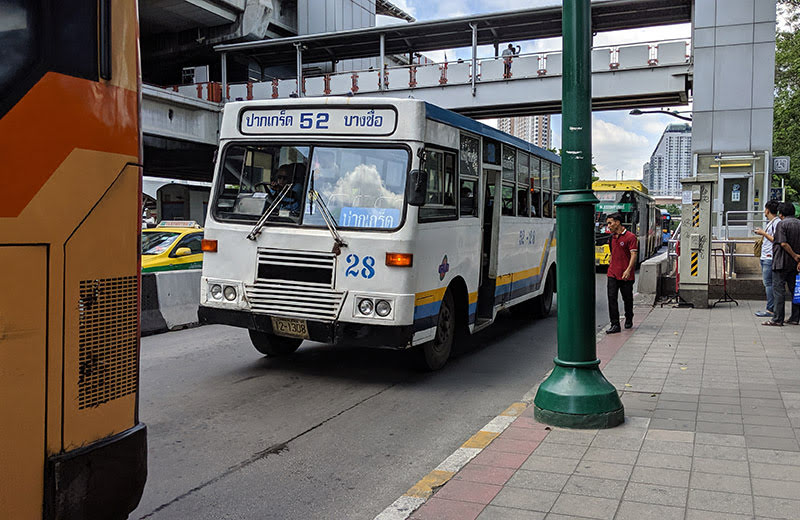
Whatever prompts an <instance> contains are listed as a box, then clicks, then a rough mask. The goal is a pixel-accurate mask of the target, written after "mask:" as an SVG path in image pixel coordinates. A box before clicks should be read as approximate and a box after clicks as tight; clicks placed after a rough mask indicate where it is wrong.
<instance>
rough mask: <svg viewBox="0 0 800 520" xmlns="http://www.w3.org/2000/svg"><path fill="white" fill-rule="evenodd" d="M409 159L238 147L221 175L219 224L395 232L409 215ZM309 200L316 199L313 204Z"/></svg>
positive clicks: (344, 150)
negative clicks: (331, 224)
mask: <svg viewBox="0 0 800 520" xmlns="http://www.w3.org/2000/svg"><path fill="white" fill-rule="evenodd" d="M408 164H409V155H408V151H407V150H406V149H405V148H388V147H387V148H382V147H381V148H379V147H374V148H372V147H363V146H362V147H342V146H337V147H331V146H302V145H295V146H291V145H271V144H263V145H244V144H242V145H239V144H236V145H231V146H228V147H227V148H226V150H225V156H224V158H223V161H222V166H221V171H220V173H219V175H220V176H221V177H222V178H221V180H220V181H219V182H218V192H217V199H216V201H215V206H214V208H215V216H216V217H217V218H218V219H220V220H239V221H248V222H255V221H257V220H258V219H259V218H260V217H261V215H262V214H264V212H265V211H267V210H268V208H269V207H270V206H271V205H273V204H275V203H277V208H275V209H274V210H273V212H272V213H271V214H270V216H269V219H268V221H267V222H268V223H270V222H282V223H289V224H295V225H302V226H309V227H325V220H324V217H323V216H322V213H321V210H320V206H321V205H324V206H325V207H327V209H328V210H329V211H330V213H331V215H332V216H333V219H334V221H335V223H336V225H337V227H343V228H359V229H394V228H397V227H398V226H399V225H400V222H401V220H402V214H403V203H404V196H405V184H406V173H407V170H408ZM309 193H311V194H312V195H310V196H309Z"/></svg>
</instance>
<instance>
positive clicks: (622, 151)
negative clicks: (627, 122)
mask: <svg viewBox="0 0 800 520" xmlns="http://www.w3.org/2000/svg"><path fill="white" fill-rule="evenodd" d="M662 129H663V128H662ZM652 151H653V150H652V147H651V146H650V141H649V139H648V138H647V137H645V136H644V135H641V134H639V133H636V132H631V131H629V130H626V129H625V128H623V127H621V126H619V125H616V124H614V123H611V122H608V121H604V120H603V119H600V118H599V117H597V116H594V117H593V118H592V155H593V157H594V163H595V165H596V166H597V171H598V173H597V175H598V176H599V177H600V178H602V179H613V178H614V177H615V176H616V175H617V170H624V172H625V173H624V177H625V178H628V179H641V178H642V165H643V164H644V163H645V162H647V161H648V159H649V158H650V154H651V153H652Z"/></svg>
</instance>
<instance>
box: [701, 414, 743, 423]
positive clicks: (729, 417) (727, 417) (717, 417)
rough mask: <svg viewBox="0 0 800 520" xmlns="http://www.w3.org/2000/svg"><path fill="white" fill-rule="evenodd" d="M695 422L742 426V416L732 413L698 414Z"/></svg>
mask: <svg viewBox="0 0 800 520" xmlns="http://www.w3.org/2000/svg"><path fill="white" fill-rule="evenodd" d="M697 420H698V421H703V422H715V423H734V424H742V416H741V415H738V414H733V413H711V412H698V413H697Z"/></svg>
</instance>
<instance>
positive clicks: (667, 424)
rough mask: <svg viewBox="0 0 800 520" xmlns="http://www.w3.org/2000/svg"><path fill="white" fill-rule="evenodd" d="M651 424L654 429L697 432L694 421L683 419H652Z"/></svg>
mask: <svg viewBox="0 0 800 520" xmlns="http://www.w3.org/2000/svg"><path fill="white" fill-rule="evenodd" d="M650 424H651V425H652V426H653V428H658V429H662V430H679V431H687V432H693V431H694V430H695V427H696V425H695V422H694V421H693V420H683V419H656V418H654V419H652V420H651V421H650Z"/></svg>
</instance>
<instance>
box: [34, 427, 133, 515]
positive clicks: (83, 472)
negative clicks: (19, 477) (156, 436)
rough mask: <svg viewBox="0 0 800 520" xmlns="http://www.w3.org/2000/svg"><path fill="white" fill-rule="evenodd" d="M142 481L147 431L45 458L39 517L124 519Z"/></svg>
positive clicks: (118, 435)
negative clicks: (42, 498) (41, 512)
mask: <svg viewBox="0 0 800 520" xmlns="http://www.w3.org/2000/svg"><path fill="white" fill-rule="evenodd" d="M145 480H147V427H146V426H145V425H144V424H142V423H139V424H137V425H136V426H134V427H133V428H131V429H129V430H126V431H124V432H122V433H119V434H117V435H114V436H111V437H108V438H106V439H103V440H101V441H99V442H96V443H94V444H90V445H88V446H84V447H82V448H78V449H76V450H72V451H70V452H67V453H63V454H60V455H56V456H53V457H49V458H48V459H47V461H46V463H45V503H44V506H45V507H44V510H45V513H44V518H45V519H47V520H50V519H59V520H72V519H76V520H77V519H87V518H108V519H112V520H115V519H125V518H128V515H129V514H130V513H131V511H133V510H134V509H136V506H137V505H139V500H140V499H141V498H142V491H144V483H145Z"/></svg>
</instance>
